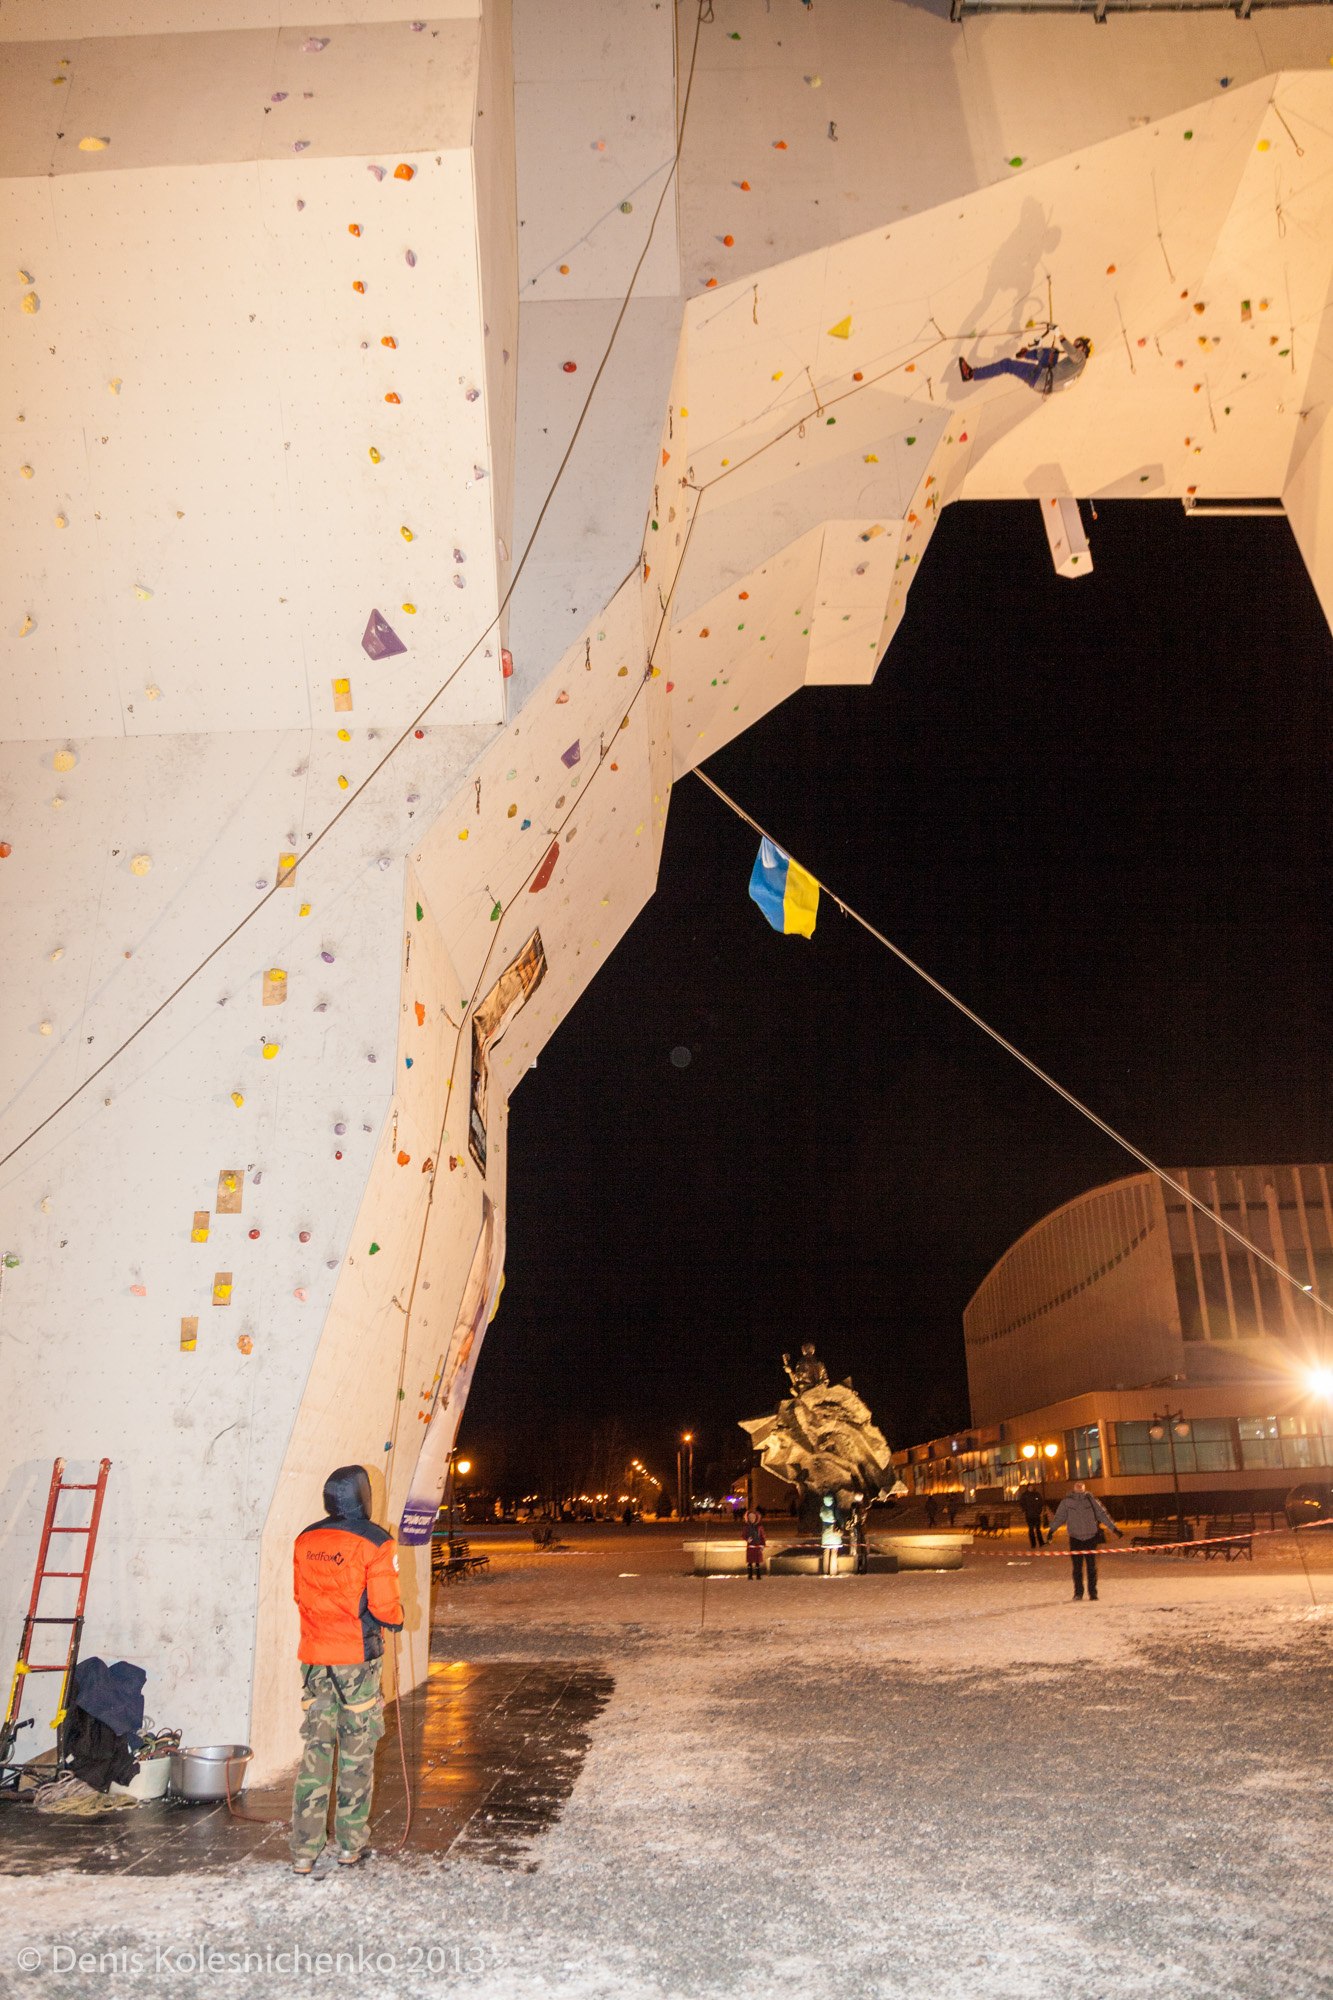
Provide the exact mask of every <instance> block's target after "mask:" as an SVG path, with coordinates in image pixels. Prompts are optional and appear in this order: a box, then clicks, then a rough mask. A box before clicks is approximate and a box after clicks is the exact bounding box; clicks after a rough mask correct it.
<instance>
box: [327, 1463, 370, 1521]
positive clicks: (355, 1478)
mask: <svg viewBox="0 0 1333 2000" xmlns="http://www.w3.org/2000/svg"><path fill="white" fill-rule="evenodd" d="M324 1506H325V1510H326V1511H327V1513H328V1514H329V1516H330V1517H331V1518H332V1519H333V1520H335V1521H364V1520H367V1519H368V1518H369V1516H370V1474H369V1473H368V1472H367V1471H366V1468H365V1466H364V1465H340V1466H339V1467H338V1469H337V1471H336V1472H331V1473H330V1474H329V1476H328V1478H327V1479H326V1480H325V1481H324Z"/></svg>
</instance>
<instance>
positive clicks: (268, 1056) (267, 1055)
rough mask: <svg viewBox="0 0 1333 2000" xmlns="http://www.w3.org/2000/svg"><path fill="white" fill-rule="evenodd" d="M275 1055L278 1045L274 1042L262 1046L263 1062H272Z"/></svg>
mask: <svg viewBox="0 0 1333 2000" xmlns="http://www.w3.org/2000/svg"><path fill="white" fill-rule="evenodd" d="M277 1053H278V1044H277V1043H276V1042H265V1044H264V1061H265V1062H272V1060H273V1058H274V1056H275V1055H276V1054H277Z"/></svg>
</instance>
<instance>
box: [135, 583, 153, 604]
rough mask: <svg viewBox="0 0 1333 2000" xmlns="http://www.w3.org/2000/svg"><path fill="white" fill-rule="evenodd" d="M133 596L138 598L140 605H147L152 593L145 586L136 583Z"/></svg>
mask: <svg viewBox="0 0 1333 2000" xmlns="http://www.w3.org/2000/svg"><path fill="white" fill-rule="evenodd" d="M134 594H135V596H136V597H137V598H138V600H139V602H140V604H147V603H148V602H149V601H150V600H151V598H152V595H153V593H152V591H151V590H150V589H149V588H148V586H147V584H145V583H136V584H135V586H134Z"/></svg>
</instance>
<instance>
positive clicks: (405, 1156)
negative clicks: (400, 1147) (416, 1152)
mask: <svg viewBox="0 0 1333 2000" xmlns="http://www.w3.org/2000/svg"><path fill="white" fill-rule="evenodd" d="M411 1159H412V1155H411V1154H410V1153H400V1154H399V1155H398V1164H399V1166H400V1167H406V1166H408V1165H410V1164H411Z"/></svg>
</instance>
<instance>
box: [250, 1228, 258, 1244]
mask: <svg viewBox="0 0 1333 2000" xmlns="http://www.w3.org/2000/svg"><path fill="white" fill-rule="evenodd" d="M250 1241H251V1242H252V1243H258V1241H259V1231H258V1230H257V1229H252V1230H251V1231H250Z"/></svg>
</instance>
